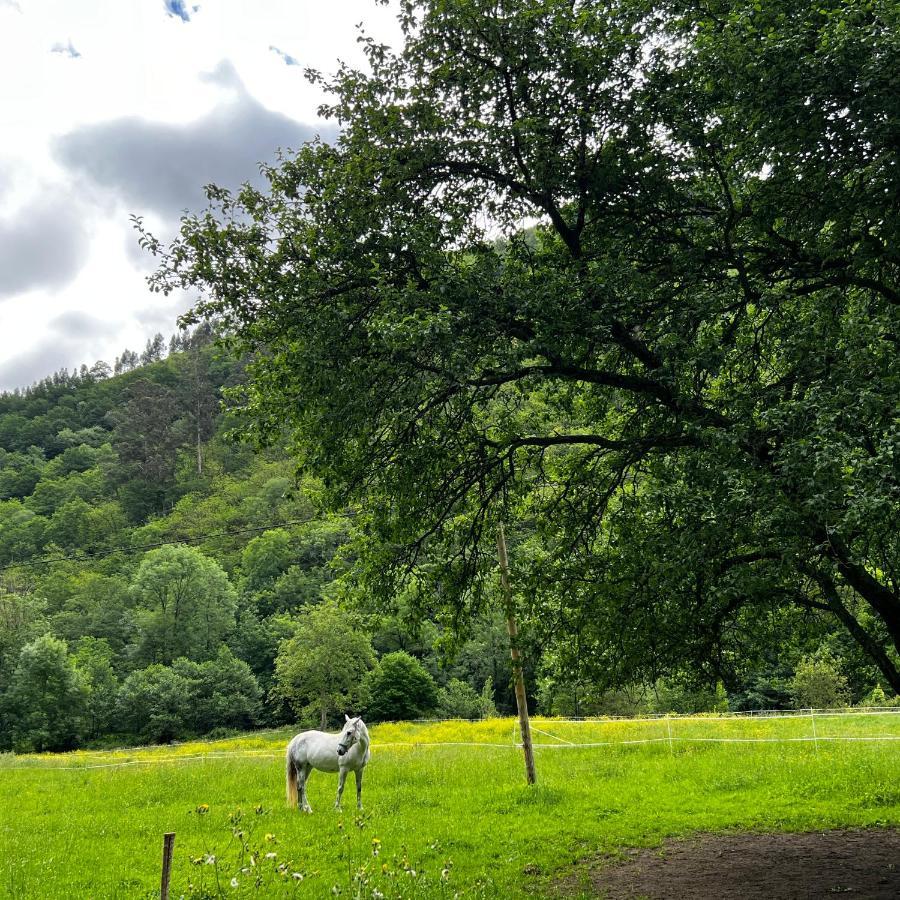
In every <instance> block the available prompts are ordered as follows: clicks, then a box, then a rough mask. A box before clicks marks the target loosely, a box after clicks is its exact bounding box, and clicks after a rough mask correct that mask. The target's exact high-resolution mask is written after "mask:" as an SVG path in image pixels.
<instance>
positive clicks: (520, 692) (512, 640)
mask: <svg viewBox="0 0 900 900" xmlns="http://www.w3.org/2000/svg"><path fill="white" fill-rule="evenodd" d="M497 554H498V556H499V557H500V584H501V586H502V588H503V605H504V608H505V610H506V630H507V631H508V632H509V655H510V656H511V657H512V667H513V679H514V682H515V687H516V707H517V708H518V710H519V731H520V732H521V733H522V749H523V750H524V751H525V778H526V779H527V780H528V783H529V784H534V783H535V780H536V775H535V771H534V749H533V748H532V746H531V723H530V722H529V720H528V699H527V698H526V696H525V676H524V675H523V673H522V655H521V653H519V631H518V628H517V627H516V614H515V607H514V606H513V599H512V591H511V590H510V588H509V558H508V557H507V555H506V534H505V533H504V531H503V523H502V522H501V523H500V525H499V527H498V528H497Z"/></svg>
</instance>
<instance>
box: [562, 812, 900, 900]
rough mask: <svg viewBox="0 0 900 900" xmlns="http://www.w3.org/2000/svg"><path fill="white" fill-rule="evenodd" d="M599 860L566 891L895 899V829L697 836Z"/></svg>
mask: <svg viewBox="0 0 900 900" xmlns="http://www.w3.org/2000/svg"><path fill="white" fill-rule="evenodd" d="M624 855H625V861H624V862H622V861H620V860H621V858H620V857H619V858H610V857H604V858H601V859H595V860H592V861H591V862H590V863H589V866H590V868H589V872H588V878H589V883H586V882H585V881H584V880H583V876H584V872H583V871H582V872H581V873H579V875H580V876H581V877H579V878H578V879H577V881H576V877H575V876H573V877H572V878H571V879H568V880H567V887H569V888H571V889H573V890H578V889H581V890H586V891H587V895H588V896H596V897H604V898H607V900H636V898H648V900H705V898H710V900H713V898H715V900H812V898H816V900H818V898H822V897H828V898H833V897H835V896H845V897H848V898H849V897H855V898H866V900H897V898H900V830H896V829H876V828H870V829H864V830H858V831H827V832H810V833H805V834H728V835H709V834H708V835H700V836H699V837H696V838H692V839H690V840H683V841H670V842H668V843H666V844H664V845H663V846H662V847H660V848H657V849H654V850H627V851H624Z"/></svg>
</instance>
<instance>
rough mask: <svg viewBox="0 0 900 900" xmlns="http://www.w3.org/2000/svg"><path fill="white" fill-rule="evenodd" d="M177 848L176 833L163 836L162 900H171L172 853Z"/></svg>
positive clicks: (160, 892)
mask: <svg viewBox="0 0 900 900" xmlns="http://www.w3.org/2000/svg"><path fill="white" fill-rule="evenodd" d="M174 848H175V833H174V832H172V831H170V832H168V833H166V834H164V835H163V864H162V882H161V883H160V887H159V897H160V900H169V878H170V876H171V873H172V851H173V850H174Z"/></svg>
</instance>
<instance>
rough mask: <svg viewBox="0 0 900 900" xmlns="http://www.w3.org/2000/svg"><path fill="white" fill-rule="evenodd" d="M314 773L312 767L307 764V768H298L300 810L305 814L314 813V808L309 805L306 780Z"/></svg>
mask: <svg viewBox="0 0 900 900" xmlns="http://www.w3.org/2000/svg"><path fill="white" fill-rule="evenodd" d="M310 772H312V767H311V766H310V765H309V764H307V765H305V766H298V768H297V784H298V786H299V787H298V790H299V793H300V809H301V810H303V812H308V813H311V812H312V807H311V806H310V805H309V800H308V799H307V797H306V779H307V778H309V774H310Z"/></svg>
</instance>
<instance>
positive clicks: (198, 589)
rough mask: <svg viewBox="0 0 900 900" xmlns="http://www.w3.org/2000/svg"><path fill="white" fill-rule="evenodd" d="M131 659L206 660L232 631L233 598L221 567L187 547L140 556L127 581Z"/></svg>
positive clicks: (164, 549)
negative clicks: (133, 639) (133, 628)
mask: <svg viewBox="0 0 900 900" xmlns="http://www.w3.org/2000/svg"><path fill="white" fill-rule="evenodd" d="M132 595H133V597H134V601H135V611H134V618H135V623H136V625H137V628H138V636H137V644H138V645H137V647H136V653H137V658H139V659H141V660H144V661H147V662H150V661H157V662H162V663H171V662H172V660H174V659H177V658H178V657H180V656H185V657H188V658H189V659H199V660H202V659H209V658H211V657H212V656H214V655H215V654H216V652H217V650H218V647H219V644H220V642H221V641H222V639H223V638H224V637H225V636H226V635H227V634H228V633H229V632H230V631H231V630H232V629H233V627H234V614H235V607H236V599H237V598H236V595H235V592H234V589H233V588H232V586H231V583H230V582H229V580H228V576H227V575H226V574H225V572H224V570H223V569H222V567H221V566H220V565H219V564H218V563H217V562H215V561H214V560H212V559H210V558H209V557H207V556H204V555H203V554H202V553H201V552H200V551H199V550H195V549H194V548H192V547H181V546H169V547H161V548H159V549H158V550H152V551H150V552H149V553H148V554H146V556H145V557H144V559H143V561H142V562H141V565H140V567H139V568H138V571H137V573H136V575H135V577H134V581H133V583H132Z"/></svg>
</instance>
